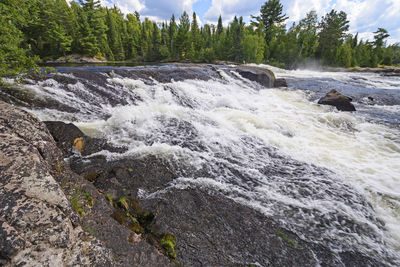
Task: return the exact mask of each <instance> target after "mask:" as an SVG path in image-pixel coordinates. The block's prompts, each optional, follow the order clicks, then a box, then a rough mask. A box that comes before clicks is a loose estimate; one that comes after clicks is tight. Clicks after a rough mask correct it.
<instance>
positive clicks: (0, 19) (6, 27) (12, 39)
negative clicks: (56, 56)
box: [0, 0, 37, 77]
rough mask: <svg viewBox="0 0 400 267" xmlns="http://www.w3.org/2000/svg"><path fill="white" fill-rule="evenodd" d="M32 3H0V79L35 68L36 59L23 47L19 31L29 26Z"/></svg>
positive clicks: (24, 1) (7, 0)
mask: <svg viewBox="0 0 400 267" xmlns="http://www.w3.org/2000/svg"><path fill="white" fill-rule="evenodd" d="M31 6H32V1H28V0H21V1H14V0H2V1H1V2H0V77H1V76H9V75H14V74H16V73H19V72H22V71H25V70H27V69H29V68H32V67H35V66H36V65H35V61H36V60H37V58H35V57H31V56H29V55H28V52H29V47H28V48H24V47H23V41H24V35H23V32H22V30H21V29H23V28H24V27H26V26H27V25H28V24H29V20H28V18H29V8H30V7H31Z"/></svg>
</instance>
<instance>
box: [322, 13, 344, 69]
mask: <svg viewBox="0 0 400 267" xmlns="http://www.w3.org/2000/svg"><path fill="white" fill-rule="evenodd" d="M319 29H320V32H319V36H318V37H319V46H318V50H317V53H318V55H319V56H320V57H321V58H322V59H323V60H324V62H325V63H328V64H332V63H334V62H335V58H336V54H337V52H338V49H339V48H340V46H341V45H342V43H343V39H344V37H345V35H346V32H347V31H348V30H349V21H348V20H347V14H346V13H345V12H343V11H340V12H339V13H338V12H336V11H335V10H334V9H332V10H331V12H330V13H328V14H326V15H325V16H324V17H323V18H322V21H321V22H320V24H319Z"/></svg>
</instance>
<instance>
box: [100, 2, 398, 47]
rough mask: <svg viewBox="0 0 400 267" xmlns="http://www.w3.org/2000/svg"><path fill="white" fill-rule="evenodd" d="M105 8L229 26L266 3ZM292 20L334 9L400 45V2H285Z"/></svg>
mask: <svg viewBox="0 0 400 267" xmlns="http://www.w3.org/2000/svg"><path fill="white" fill-rule="evenodd" d="M101 1H102V4H103V5H107V6H111V5H114V4H115V5H117V6H118V7H119V8H120V9H121V10H122V11H123V12H124V13H128V12H130V13H132V12H134V11H138V12H139V13H140V14H141V15H142V16H147V17H150V18H151V19H154V20H157V21H163V20H169V19H170V17H171V15H172V14H175V17H177V18H179V16H180V15H181V14H182V12H183V11H184V10H186V11H187V12H189V13H190V14H191V13H192V12H193V11H195V12H196V13H197V15H198V17H199V20H200V22H201V23H202V24H205V23H216V21H217V19H218V16H219V15H220V14H221V15H222V19H223V21H224V23H225V24H227V23H228V22H230V21H232V19H233V17H234V16H235V15H237V16H243V17H244V19H245V21H249V19H250V15H256V14H257V13H258V12H259V10H260V7H261V5H262V4H263V3H264V2H265V0H101ZM281 3H282V4H283V7H284V12H285V13H286V14H287V15H288V16H289V20H288V21H287V23H288V25H291V24H292V23H293V22H298V21H299V20H300V19H302V18H303V17H304V16H305V14H306V13H307V12H309V11H310V10H312V9H314V10H315V11H317V14H318V15H319V17H321V16H323V15H324V14H326V13H327V12H329V11H330V10H331V9H333V8H334V9H336V10H343V11H345V12H346V13H347V15H348V19H349V20H350V32H351V33H356V32H359V33H360V36H361V37H362V38H364V39H371V38H372V36H373V34H372V32H373V31H376V29H377V28H378V27H382V28H385V29H387V30H388V31H389V33H390V35H391V37H390V39H389V43H395V42H400V0H281Z"/></svg>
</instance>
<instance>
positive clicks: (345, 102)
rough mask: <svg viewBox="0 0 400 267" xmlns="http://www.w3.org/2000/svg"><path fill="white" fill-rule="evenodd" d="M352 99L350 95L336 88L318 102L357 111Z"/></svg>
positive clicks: (340, 108) (339, 108) (344, 109)
mask: <svg viewBox="0 0 400 267" xmlns="http://www.w3.org/2000/svg"><path fill="white" fill-rule="evenodd" d="M351 101H352V99H351V98H350V97H348V96H345V95H342V94H341V93H339V92H338V91H336V90H335V89H332V90H330V91H329V92H328V93H327V94H326V95H325V96H324V97H323V98H321V99H320V100H319V101H318V104H321V105H330V106H334V107H336V108H337V109H338V110H340V111H356V108H355V107H354V105H353V104H352V103H351Z"/></svg>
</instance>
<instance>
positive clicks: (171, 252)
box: [160, 234, 176, 260]
mask: <svg viewBox="0 0 400 267" xmlns="http://www.w3.org/2000/svg"><path fill="white" fill-rule="evenodd" d="M160 245H161V246H162V248H163V249H165V255H167V257H168V258H170V259H172V260H175V259H176V252H175V245H176V237H175V236H173V235H171V234H162V235H161V237H160Z"/></svg>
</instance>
